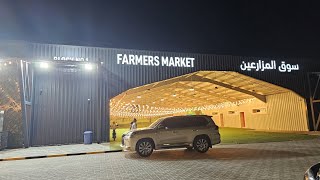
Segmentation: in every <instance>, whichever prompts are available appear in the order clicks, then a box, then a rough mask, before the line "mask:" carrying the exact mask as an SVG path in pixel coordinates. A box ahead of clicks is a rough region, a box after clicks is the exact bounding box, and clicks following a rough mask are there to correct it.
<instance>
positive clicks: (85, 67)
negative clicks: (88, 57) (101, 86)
mask: <svg viewBox="0 0 320 180" xmlns="http://www.w3.org/2000/svg"><path fill="white" fill-rule="evenodd" d="M84 69H86V70H88V71H91V70H92V69H93V65H92V64H85V65H84Z"/></svg>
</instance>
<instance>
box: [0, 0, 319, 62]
mask: <svg viewBox="0 0 320 180" xmlns="http://www.w3.org/2000/svg"><path fill="white" fill-rule="evenodd" d="M209 2H210V3H209ZM213 2H214V1H194V2H193V3H188V2H187V1H164V0H161V1H157V2H156V3H155V2H154V1H151V0H148V1H139V0H134V1H133V0H131V1H120V0H119V1H107V0H104V1H103V0H101V1H100V0H86V1H82V0H20V1H18V0H0V40H27V41H31V42H40V43H58V44H71V45H89V46H102V47H112V48H131V49H145V50H165V51H178V52H193V53H212V54H234V55H248V56H250V55H251V56H304V57H320V53H319V52H320V46H319V44H320V8H319V7H320V6H318V4H314V3H311V2H309V1H300V2H299V3H295V2H293V1H256V0H252V1H244V0H243V1H241V0H238V1H225V0H223V1H217V3H213Z"/></svg>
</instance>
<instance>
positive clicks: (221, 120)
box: [220, 113, 224, 127]
mask: <svg viewBox="0 0 320 180" xmlns="http://www.w3.org/2000/svg"><path fill="white" fill-rule="evenodd" d="M220 127H224V122H223V114H222V113H221V114H220Z"/></svg>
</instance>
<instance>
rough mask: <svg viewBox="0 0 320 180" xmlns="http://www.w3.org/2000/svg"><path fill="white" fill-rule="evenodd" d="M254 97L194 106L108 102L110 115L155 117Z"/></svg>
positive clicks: (225, 104) (203, 108)
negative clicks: (181, 106)
mask: <svg viewBox="0 0 320 180" xmlns="http://www.w3.org/2000/svg"><path fill="white" fill-rule="evenodd" d="M254 99H255V98H251V99H243V100H239V101H235V102H223V103H219V104H212V105H204V106H196V107H189V108H170V107H156V106H149V105H140V104H130V103H127V104H124V103H121V104H120V106H111V103H110V106H111V108H110V115H111V116H118V117H157V116H165V115H172V114H179V113H185V112H189V111H201V110H213V109H223V108H229V107H234V106H239V105H242V104H246V103H250V102H251V101H253V100H254ZM112 104H114V103H113V102H112ZM145 107H147V108H145Z"/></svg>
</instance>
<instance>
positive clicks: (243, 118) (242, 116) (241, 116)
mask: <svg viewBox="0 0 320 180" xmlns="http://www.w3.org/2000/svg"><path fill="white" fill-rule="evenodd" d="M240 124H241V128H244V127H246V120H245V117H244V112H240Z"/></svg>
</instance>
